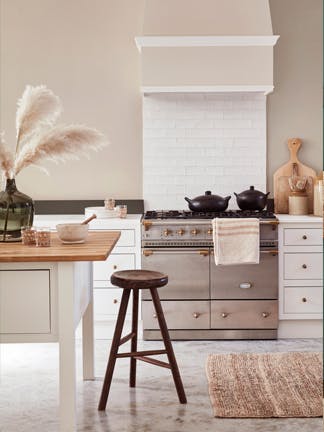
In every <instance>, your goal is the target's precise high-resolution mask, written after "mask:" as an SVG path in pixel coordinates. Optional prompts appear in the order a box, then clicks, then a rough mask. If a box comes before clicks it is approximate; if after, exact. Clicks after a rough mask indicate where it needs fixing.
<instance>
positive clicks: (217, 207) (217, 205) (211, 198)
mask: <svg viewBox="0 0 324 432" xmlns="http://www.w3.org/2000/svg"><path fill="white" fill-rule="evenodd" d="M230 199H231V197H230V196H228V197H225V198H222V197H221V196H219V195H212V193H211V191H206V192H205V195H200V196H197V197H196V198H193V199H190V198H188V197H185V200H186V201H187V202H188V203H189V209H190V210H192V211H195V212H205V213H207V212H221V211H225V210H226V209H227V207H228V201H229V200H230Z"/></svg>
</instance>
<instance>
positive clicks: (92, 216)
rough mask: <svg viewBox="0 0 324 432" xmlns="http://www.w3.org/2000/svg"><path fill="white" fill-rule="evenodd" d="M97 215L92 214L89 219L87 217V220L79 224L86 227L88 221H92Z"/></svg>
mask: <svg viewBox="0 0 324 432" xmlns="http://www.w3.org/2000/svg"><path fill="white" fill-rule="evenodd" d="M96 217H97V215H96V214H93V215H91V216H90V217H88V219H86V220H84V221H83V222H81V225H86V224H87V223H89V222H90V221H92V219H96Z"/></svg>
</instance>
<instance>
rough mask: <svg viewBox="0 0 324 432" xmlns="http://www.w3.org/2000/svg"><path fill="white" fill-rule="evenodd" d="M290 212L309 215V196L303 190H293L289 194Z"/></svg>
mask: <svg viewBox="0 0 324 432" xmlns="http://www.w3.org/2000/svg"><path fill="white" fill-rule="evenodd" d="M288 203H289V214H290V215H307V214H308V196H307V194H305V193H302V192H291V193H290V195H289V201H288Z"/></svg>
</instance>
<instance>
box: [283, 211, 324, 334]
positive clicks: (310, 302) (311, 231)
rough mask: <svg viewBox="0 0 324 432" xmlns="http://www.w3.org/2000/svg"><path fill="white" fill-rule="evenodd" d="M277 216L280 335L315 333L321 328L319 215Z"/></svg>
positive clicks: (320, 231)
mask: <svg viewBox="0 0 324 432" xmlns="http://www.w3.org/2000/svg"><path fill="white" fill-rule="evenodd" d="M277 217H278V219H279V222H280V224H279V337H280V336H281V337H318V336H320V334H321V331H322V330H321V329H322V321H321V320H322V299H323V294H322V285H323V249H322V248H323V246H322V223H323V221H322V218H320V217H316V216H311V215H308V216H292V215H277Z"/></svg>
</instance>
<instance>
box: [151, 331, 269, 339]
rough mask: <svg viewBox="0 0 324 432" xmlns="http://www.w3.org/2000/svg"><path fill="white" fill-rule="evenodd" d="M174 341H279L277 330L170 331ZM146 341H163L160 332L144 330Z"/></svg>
mask: <svg viewBox="0 0 324 432" xmlns="http://www.w3.org/2000/svg"><path fill="white" fill-rule="evenodd" d="M169 333H170V338H171V339H172V340H243V339H250V340H251V339H256V340H257V339H277V329H248V330H245V329H237V330H223V329H222V330H217V329H210V330H172V329H171V330H170V329H169ZM143 339H144V340H161V339H162V338H161V333H160V331H159V330H148V329H144V330H143Z"/></svg>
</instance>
